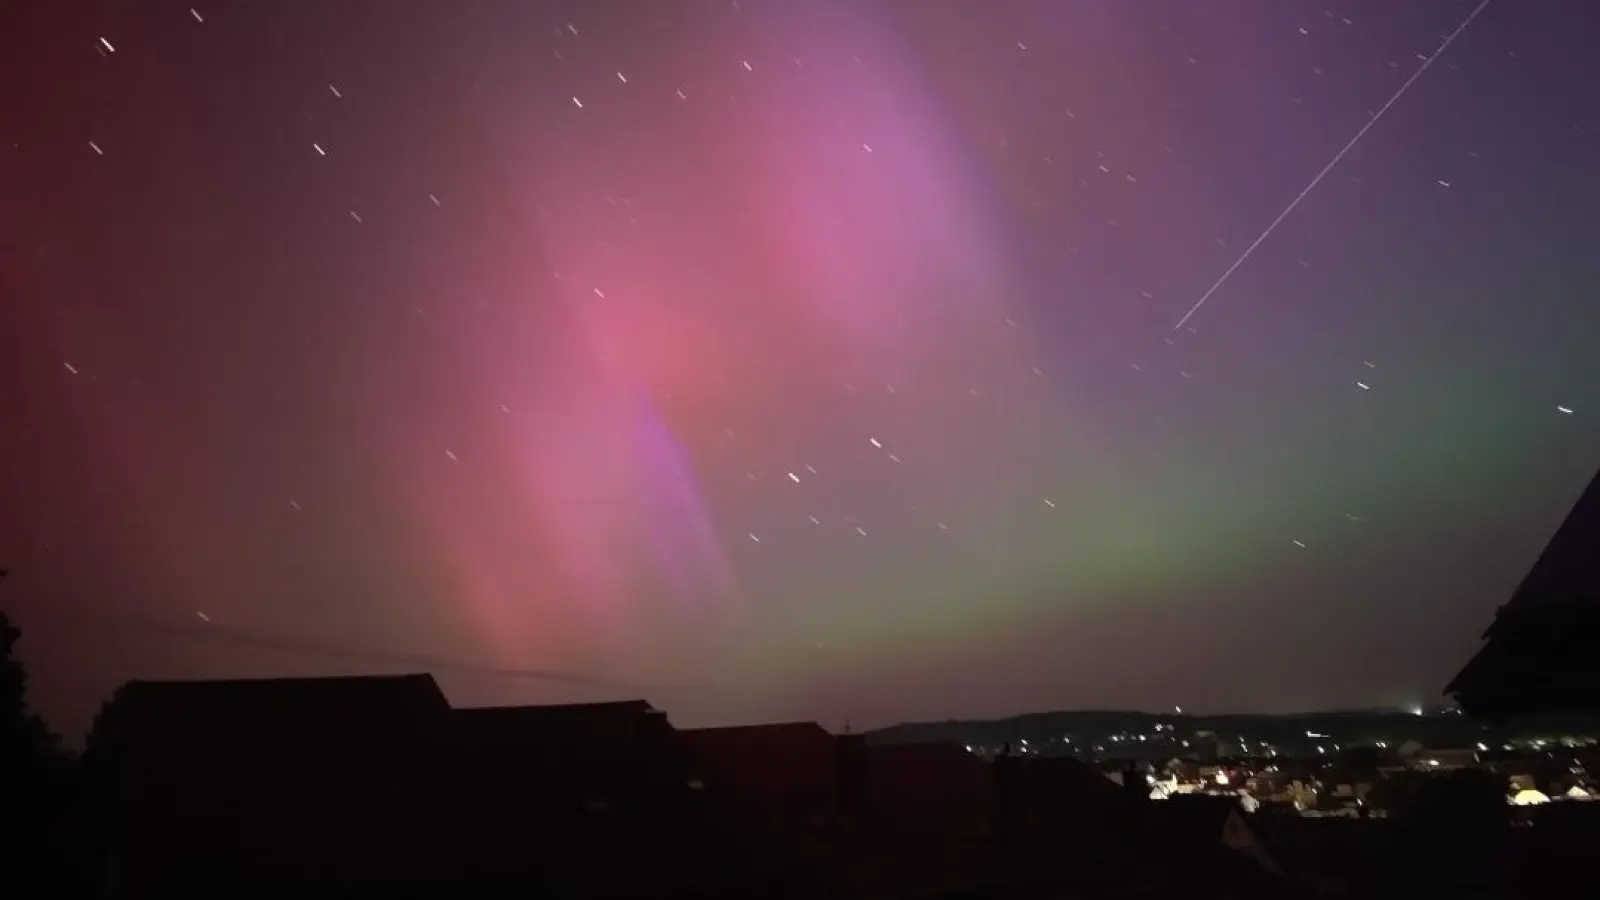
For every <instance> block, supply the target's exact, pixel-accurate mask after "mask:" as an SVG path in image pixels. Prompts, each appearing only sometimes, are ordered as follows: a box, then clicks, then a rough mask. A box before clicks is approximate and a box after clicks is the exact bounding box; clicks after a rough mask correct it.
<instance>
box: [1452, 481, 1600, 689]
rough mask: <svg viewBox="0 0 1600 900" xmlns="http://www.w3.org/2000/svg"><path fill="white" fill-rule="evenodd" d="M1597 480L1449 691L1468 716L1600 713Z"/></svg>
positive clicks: (1599, 497) (1599, 492)
mask: <svg viewBox="0 0 1600 900" xmlns="http://www.w3.org/2000/svg"><path fill="white" fill-rule="evenodd" d="M1596 634H1600V474H1597V475H1596V476H1595V478H1594V480H1592V481H1591V482H1590V483H1589V486H1588V488H1587V489H1586V490H1585V491H1584V493H1583V496H1582V497H1580V498H1579V499H1578V503H1577V505H1576V506H1574V507H1573V508H1572V511H1571V513H1569V514H1568V516H1567V518H1566V520H1565V521H1564V522H1563V523H1562V524H1561V527H1560V528H1559V529H1558V530H1557V531H1556V533H1555V536H1554V537H1552V538H1551V539H1550V543H1549V544H1548V545H1546V547H1545V549H1544V552H1543V553H1542V554H1540V556H1539V559H1538V560H1537V561H1536V562H1535V563H1534V565H1533V568H1532V569H1531V570H1530V571H1529V572H1528V574H1527V576H1526V577H1525V578H1524V579H1523V580H1522V583H1521V584H1520V585H1519V586H1518V587H1517V591H1516V593H1515V594H1513V595H1512V597H1511V600H1510V601H1509V602H1508V603H1507V604H1506V605H1505V606H1503V607H1501V608H1500V610H1499V612H1498V613H1497V614H1496V616H1495V620H1494V623H1493V624H1492V625H1490V627H1489V629H1488V631H1487V632H1485V634H1484V640H1485V642H1486V643H1485V645H1484V647H1483V648H1482V649H1481V650H1479V651H1478V653H1477V655H1476V656H1474V657H1473V658H1472V659H1471V660H1470V661H1469V662H1468V663H1467V665H1466V666H1465V667H1464V668H1463V669H1462V670H1461V672H1460V673H1459V674H1458V675H1456V677H1455V678H1454V679H1453V680H1452V681H1451V682H1450V684H1449V686H1448V687H1447V688H1445V691H1446V693H1448V694H1450V695H1452V696H1453V697H1454V698H1455V699H1456V702H1457V703H1459V704H1460V706H1461V708H1462V709H1463V710H1464V711H1466V712H1467V713H1469V714H1471V715H1476V716H1482V717H1485V718H1490V719H1506V718H1510V717H1513V716H1519V715H1525V714H1529V713H1542V712H1590V713H1592V712H1600V655H1597V654H1595V653H1594V652H1593V649H1592V648H1593V643H1594V636H1595V635H1596Z"/></svg>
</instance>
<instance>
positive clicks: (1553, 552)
mask: <svg viewBox="0 0 1600 900" xmlns="http://www.w3.org/2000/svg"><path fill="white" fill-rule="evenodd" d="M1597 549H1600V472H1597V473H1596V474H1595V476H1594V478H1593V479H1592V480H1591V481H1590V482H1589V486H1588V487H1587V488H1585V489H1584V492H1583V494H1582V495H1581V496H1580V497H1579V498H1578V502H1577V503H1576V504H1574V505H1573V507H1572V510H1571V511H1570V512H1568V513H1567V517H1566V519H1564V520H1563V521H1562V523H1561V527H1560V528H1558V529H1556V533H1555V535H1554V536H1552V537H1551V538H1550V543H1548V544H1546V545H1545V548H1544V550H1543V551H1542V552H1541V553H1540V554H1539V558H1538V560H1536V561H1535V562H1534V564H1533V568H1531V569H1529V570H1528V574H1527V575H1526V576H1524V577H1523V579H1522V583H1521V584H1519V585H1518V586H1517V591H1516V593H1515V594H1512V595H1511V601H1510V604H1509V605H1511V606H1517V607H1524V606H1541V605H1547V604H1553V603H1571V602H1587V603H1600V554H1597V552H1596V551H1597Z"/></svg>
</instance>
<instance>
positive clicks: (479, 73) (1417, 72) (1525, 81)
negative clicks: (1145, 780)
mask: <svg viewBox="0 0 1600 900" xmlns="http://www.w3.org/2000/svg"><path fill="white" fill-rule="evenodd" d="M22 6H23V9H22V11H21V12H20V13H19V14H18V15H17V17H16V23H17V27H10V26H7V27H5V28H0V31H3V32H4V33H5V37H4V38H0V42H3V46H0V59H3V60H4V62H3V63H0V65H4V66H5V67H7V69H8V70H10V71H9V72H8V74H10V75H12V76H13V77H10V78H7V79H4V81H5V82H6V83H9V84H12V85H20V86H21V90H20V91H17V90H15V89H13V91H12V92H11V93H10V94H9V95H8V96H7V97H6V98H5V108H7V109H12V110H15V111H17V113H18V114H17V115H13V116H9V117H6V118H5V120H4V121H0V190H3V191H4V197H5V203H4V208H5V210H6V211H5V213H4V215H3V216H0V220H3V221H4V232H3V236H4V240H3V244H0V253H3V254H4V257H3V260H4V266H3V270H4V272H5V280H4V282H3V284H4V290H5V293H4V297H3V303H0V306H3V309H0V343H3V346H4V364H3V365H4V369H3V370H4V371H5V372H6V379H7V380H6V388H5V390H4V392H3V396H0V404H3V406H0V427H3V429H4V439H3V442H0V510H3V511H4V512H3V516H0V563H4V565H5V567H7V568H9V569H11V570H12V572H13V576H12V583H11V584H9V585H8V586H7V595H6V597H5V602H6V603H7V604H8V606H11V607H15V608H16V615H17V617H18V619H19V621H20V622H21V624H22V626H23V628H24V629H25V631H26V634H27V637H26V639H25V645H26V648H27V652H28V654H29V662H30V665H31V666H32V667H33V670H34V673H35V675H34V685H35V690H36V691H37V693H38V695H39V699H40V702H41V705H42V706H43V707H44V709H45V711H46V712H47V713H49V714H51V715H52V716H53V717H56V718H58V719H59V720H60V721H61V722H62V724H63V727H65V728H68V729H71V728H74V727H77V728H81V727H82V725H83V723H84V722H86V721H87V717H88V714H89V713H90V712H92V710H93V709H94V708H95V706H97V705H98V703H99V701H100V699H101V698H102V697H103V696H104V695H105V693H106V692H108V691H109V690H110V689H111V688H112V687H114V686H115V685H116V684H117V683H119V682H120V681H122V680H124V679H127V678H130V677H147V678H149V677H166V678H173V677H221V676H247V675H305V674H326V673H340V672H366V671H374V670H376V671H400V670H406V669H409V668H416V667H418V666H422V667H426V668H432V669H435V670H437V671H438V672H439V674H440V677H441V681H442V683H443V684H444V685H445V687H446V689H447V690H448V691H449V692H450V693H451V695H452V698H453V699H455V700H456V701H457V702H461V703H468V704H471V703H492V702H518V703H522V702H555V701H567V700H588V699H614V698H617V697H620V696H624V695H626V696H637V695H643V696H646V697H647V698H648V699H650V700H651V701H652V702H654V703H656V704H658V705H660V706H661V707H663V708H665V709H668V710H670V711H671V713H672V715H673V717H674V720H675V721H679V722H682V723H687V724H707V723H726V722H750V721H763V720H780V719H818V720H820V721H822V722H824V723H825V724H829V725H838V724H839V723H840V722H842V721H844V720H846V719H848V720H850V721H852V722H854V723H857V724H860V725H872V724H882V723H887V722H891V721H896V720H904V719H917V718H947V717H956V716H977V715H1002V714H1011V713H1016V712H1023V711H1029V710H1037V709H1046V708H1064V707H1074V706H1077V707H1087V706H1092V707H1097V708H1108V707H1142V708H1148V709H1169V708H1172V707H1174V706H1175V705H1179V704H1181V705H1182V706H1183V707H1184V708H1192V709H1202V710H1218V711H1220V710H1237V711H1257V710H1288V709H1305V708H1312V707H1330V706H1338V705H1361V706H1368V705H1375V704H1379V703H1388V704H1412V703H1423V702H1426V701H1428V700H1430V699H1431V698H1432V697H1434V696H1436V695H1437V693H1438V691H1439V690H1440V689H1441V688H1442V687H1443V684H1444V682H1445V681H1446V680H1447V678H1448V677H1449V675H1450V674H1452V673H1453V672H1454V671H1455V669H1456V668H1458V667H1459V664H1460V663H1461V662H1462V661H1463V660H1464V659H1466V658H1467V656H1469V655H1470V653H1471V652H1472V650H1473V648H1474V647H1475V646H1476V644H1477V639H1478V632H1479V630H1480V628H1481V626H1482V623H1483V622H1484V621H1486V618H1487V616H1488V615H1489V613H1490V611H1491V610H1492V609H1493V608H1494V607H1495V606H1497V605H1498V604H1499V603H1501V602H1503V601H1504V600H1505V599H1506V598H1507V597H1508V596H1509V595H1510V593H1511V591H1512V589H1513V588H1514V587H1515V585H1516V583H1517V581H1518V580H1519V579H1520V577H1521V576H1522V574H1523V573H1524V572H1525V571H1526V569H1527V567H1528V566H1529V565H1530V564H1531V563H1532V561H1533V559H1534V557H1535V556H1536V555H1537V552H1538V550H1539V549H1540V548H1541V547H1542V545H1543V543H1544V541H1545V540H1546V539H1547V538H1548V536H1549V534H1550V533H1551V532H1552V531H1553V530H1554V528H1555V527H1556V525H1557V524H1558V523H1559V521H1560V519H1561V517H1562V516H1563V515H1564V514H1565V512H1566V509H1567V508H1568V507H1569V506H1570V505H1571V503H1572V502H1573V501H1574V500H1575V499H1576V497H1577V494H1578V492H1579V491H1580V490H1581V488H1582V486H1583V485H1584V484H1585V483H1587V481H1588V479H1589V478H1590V476H1591V475H1592V474H1593V470H1594V468H1595V466H1596V465H1597V464H1600V426H1597V425H1596V424H1595V423H1596V421H1597V420H1596V418H1595V417H1594V416H1593V415H1591V414H1590V413H1592V412H1593V411H1594V410H1596V409H1597V408H1600V304H1596V303H1595V301H1594V290H1595V285H1596V283H1597V276H1600V262H1597V259H1600V257H1596V256H1595V254H1593V253H1592V247H1593V245H1594V242H1595V237H1596V235H1595V226H1594V225H1593V218H1594V216H1593V210H1594V209H1595V208H1596V205H1597V201H1600V182H1597V180H1596V179H1595V178H1594V177H1593V174H1592V172H1593V150H1592V148H1593V147H1594V146H1595V142H1596V140H1597V129H1600V109H1597V107H1596V106H1595V105H1594V104H1593V103H1592V102H1591V100H1590V98H1589V96H1588V94H1589V91H1588V87H1587V86H1588V85H1592V84H1594V83H1595V82H1596V79H1597V77H1600V71H1597V67H1600V62H1596V61H1595V60H1594V59H1593V54H1592V53H1591V52H1590V46H1589V43H1588V42H1587V41H1586V40H1585V38H1584V37H1583V35H1584V34H1585V32H1586V30H1587V26H1588V25H1593V24H1595V22H1594V18H1595V14H1594V10H1593V9H1592V8H1591V7H1590V5H1589V4H1585V3H1581V2H1577V0H1571V2H1558V0H1547V2H1539V3H1531V4H1522V3H1489V2H1484V0H1473V2H1461V0H1417V2H1412V3H1406V4H1394V3H1387V2H1379V0H1347V2H1331V0H1321V2H1301V0H1285V2H1273V0H1216V2H1207V3H1192V4H1184V3H1176V2H1174V3H1149V4H1124V3H1115V2H1110V0H1082V2H1040V0H997V2H992V3H982V4H980V3H968V2H957V0H930V2H925V3H909V2H860V3H845V2H815V3H806V4H799V3H789V2H784V0H761V2H758V0H745V2H739V3H728V2H726V0H703V2H702V0H683V2H675V3H670V4H667V3H647V2H642V0H639V2H634V0H618V2H614V3H603V4H600V3H578V2H551V3H511V2H495V0H461V2H442V0H439V2H435V0H427V2H422V0H419V2H411V3H403V4H401V3H384V2H377V0H337V2H326V3H276V4H273V3H254V2H227V3H224V2H217V3H206V4H198V5H195V6H193V7H190V6H187V5H174V4H168V3H148V4H109V3H90V2H81V3H47V2H29V3H24V4H23V5H22ZM1308 179H1309V181H1308ZM1286 203H1287V204H1288V205H1287V207H1286V206H1285V204H1286ZM1269 223H1270V224H1269ZM1263 228H1265V231H1263ZM1174 323H1177V326H1178V327H1176V328H1174Z"/></svg>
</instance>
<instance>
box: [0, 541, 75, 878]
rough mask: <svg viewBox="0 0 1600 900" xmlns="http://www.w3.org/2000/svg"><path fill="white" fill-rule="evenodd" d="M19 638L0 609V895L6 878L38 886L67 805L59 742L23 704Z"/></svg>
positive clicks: (52, 859) (53, 859)
mask: <svg viewBox="0 0 1600 900" xmlns="http://www.w3.org/2000/svg"><path fill="white" fill-rule="evenodd" d="M5 574H6V573H5V572H3V571H0V579H4V578H5ZM21 639H22V629H20V628H18V627H17V626H16V625H14V624H12V622H11V619H10V617H9V616H7V615H6V614H5V613H4V612H0V833H4V834H5V835H7V837H6V838H5V839H4V843H0V860H3V862H0V893H9V892H8V891H6V890H5V888H4V884H5V882H7V881H15V882H17V884H18V886H23V885H27V886H29V887H31V888H33V889H34V890H38V889H41V888H43V887H44V884H45V882H44V881H42V880H41V876H42V875H44V874H45V873H49V872H50V871H51V870H52V869H53V868H55V867H57V866H58V864H59V863H60V862H61V860H62V859H63V855H62V853H61V850H62V837H63V835H64V833H65V831H64V825H65V822H66V819H67V817H66V814H65V810H66V808H67V806H68V805H69V803H68V800H67V798H66V796H65V792H64V788H65V786H66V784H67V777H68V776H67V773H66V766H65V760H64V758H63V756H62V754H61V752H60V740H59V739H58V738H57V737H56V735H55V734H54V733H53V732H51V730H50V728H49V726H47V725H46V724H45V722H44V719H42V718H40V717H39V715H38V714H37V713H35V712H34V711H33V710H32V709H31V708H29V706H28V673H27V670H26V669H24V668H23V665H22V662H21V660H19V659H17V656H16V649H17V643H18V642H19V641H20V640H21ZM25 892H26V891H25Z"/></svg>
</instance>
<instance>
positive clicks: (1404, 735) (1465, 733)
mask: <svg viewBox="0 0 1600 900" xmlns="http://www.w3.org/2000/svg"><path fill="white" fill-rule="evenodd" d="M1157 725H1160V726H1162V729H1161V731H1160V733H1161V734H1167V733H1169V730H1170V733H1173V734H1179V735H1183V736H1185V737H1189V736H1192V735H1195V734H1199V733H1203V732H1211V733H1213V734H1215V735H1217V736H1218V737H1219V738H1222V739H1223V740H1235V739H1236V738H1237V737H1238V736H1240V735H1244V736H1246V737H1248V738H1250V739H1251V740H1265V741H1272V742H1276V743H1282V744H1294V743H1297V742H1298V743H1306V742H1307V740H1308V738H1307V735H1306V733H1307V732H1315V733H1318V734H1328V735H1332V736H1333V737H1334V738H1336V739H1338V740H1340V741H1344V742H1347V743H1359V742H1363V741H1367V740H1389V741H1394V740H1417V741H1420V742H1421V743H1423V744H1424V745H1425V746H1432V747H1443V746H1472V745H1473V744H1474V743H1476V742H1478V741H1481V740H1485V739H1486V738H1487V737H1489V736H1490V734H1489V732H1486V730H1485V727H1484V725H1483V724H1482V723H1481V722H1478V721H1475V720H1472V719H1469V718H1467V717H1465V716H1459V715H1425V716H1419V715H1416V714H1415V713H1413V712H1406V711H1403V710H1394V709H1367V710H1330V711H1322V712H1306V713H1294V714H1288V715H1268V714H1231V715H1230V714H1223V715H1188V714H1184V715H1178V714H1175V713H1148V712H1138V711H1132V710H1061V711H1055V712H1041V713H1028V714H1025V715H1020V716H1011V717H1008V718H1003V719H973V720H951V721H945V722H907V723H903V724H899V725H892V726H889V727H887V728H881V729H878V730H876V731H872V732H868V733H867V735H866V738H867V740H868V741H870V742H871V743H874V744H902V743H909V744H915V743H926V742H930V741H955V742H957V743H964V744H975V743H982V744H984V745H985V746H990V747H998V746H1000V745H1003V744H1005V743H1008V742H1009V743H1014V742H1017V741H1020V740H1022V739H1024V738H1026V739H1029V740H1038V739H1041V738H1045V737H1052V738H1053V737H1066V736H1070V737H1072V739H1073V741H1074V743H1075V744H1082V743H1083V741H1085V740H1095V739H1099V738H1109V737H1110V736H1111V735H1117V734H1134V735H1137V734H1144V735H1147V736H1153V735H1155V734H1157V729H1156V726H1157ZM1586 733H1600V716H1589V715H1562V716H1554V715H1552V716H1539V717H1528V718H1524V719H1520V720H1518V721H1516V722H1514V723H1511V725H1510V726H1508V727H1507V728H1506V729H1502V730H1499V731H1496V732H1494V733H1493V735H1492V736H1493V737H1494V738H1495V739H1497V740H1505V739H1509V738H1511V737H1515V736H1519V735H1524V734H1526V735H1530V736H1542V735H1556V734H1586ZM1124 746H1131V745H1124ZM1112 749H1113V748H1111V747H1109V746H1108V747H1107V753H1106V754H1105V755H1108V756H1111V755H1115V754H1114V753H1111V752H1110V751H1111V750H1112Z"/></svg>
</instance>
